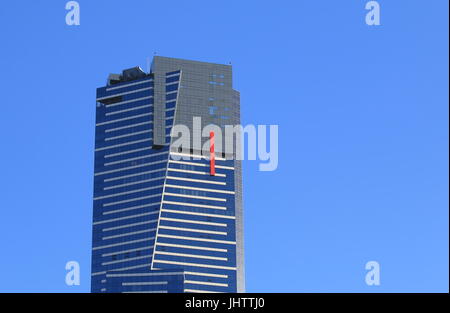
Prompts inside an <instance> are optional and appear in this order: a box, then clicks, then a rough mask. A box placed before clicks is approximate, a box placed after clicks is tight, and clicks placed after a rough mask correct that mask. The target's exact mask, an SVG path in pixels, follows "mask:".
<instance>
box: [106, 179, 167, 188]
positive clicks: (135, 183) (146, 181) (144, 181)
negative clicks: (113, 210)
mask: <svg viewBox="0 0 450 313" xmlns="http://www.w3.org/2000/svg"><path fill="white" fill-rule="evenodd" d="M163 178H164V176H158V177H155V178H150V179H145V180H139V181H135V182H132V183H128V184H121V185H114V186H111V187H105V188H103V190H110V189H114V188H120V187H127V186H133V185H138V184H143V183H148V182H152V181H155V180H160V179H163Z"/></svg>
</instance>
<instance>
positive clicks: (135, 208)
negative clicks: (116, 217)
mask: <svg viewBox="0 0 450 313" xmlns="http://www.w3.org/2000/svg"><path fill="white" fill-rule="evenodd" d="M159 204H160V202H153V203H147V204H141V205H135V206H131V207H128V208H123V209H118V210H113V211H105V212H103V213H102V214H103V215H108V214H114V213H119V212H126V211H131V210H137V209H141V208H145V207H148V206H152V205H159Z"/></svg>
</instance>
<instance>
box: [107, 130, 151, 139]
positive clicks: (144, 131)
mask: <svg viewBox="0 0 450 313" xmlns="http://www.w3.org/2000/svg"><path fill="white" fill-rule="evenodd" d="M148 133H153V130H142V131H138V132H135V133H129V134H124V135H120V136H115V137H108V138H105V141H111V140H116V139H120V138H126V137H131V136H136V135H142V134H148Z"/></svg>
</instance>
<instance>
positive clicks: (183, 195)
mask: <svg viewBox="0 0 450 313" xmlns="http://www.w3.org/2000/svg"><path fill="white" fill-rule="evenodd" d="M164 195H165V196H173V197H180V198H191V199H201V200H210V201H222V202H226V201H227V199H224V198H215V197H204V196H195V195H186V194H181V193H172V192H164Z"/></svg>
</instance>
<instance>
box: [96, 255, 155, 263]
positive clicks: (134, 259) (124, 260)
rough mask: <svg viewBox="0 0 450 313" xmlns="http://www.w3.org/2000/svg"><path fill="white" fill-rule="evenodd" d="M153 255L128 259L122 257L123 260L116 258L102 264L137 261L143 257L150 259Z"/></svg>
mask: <svg viewBox="0 0 450 313" xmlns="http://www.w3.org/2000/svg"><path fill="white" fill-rule="evenodd" d="M151 257H152V256H151V255H143V256H137V257H135V258H128V259H121V260H115V261H109V262H103V263H102V265H111V264H117V263H125V262H130V261H137V260H142V259H148V258H151Z"/></svg>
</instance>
